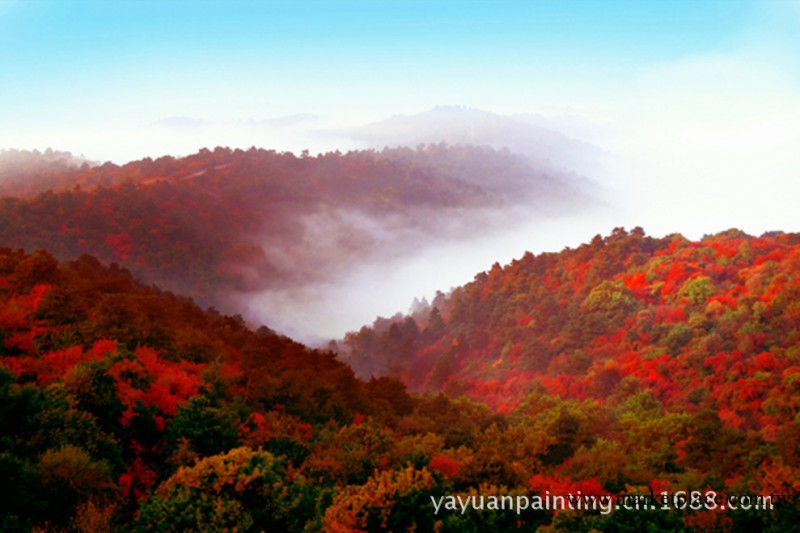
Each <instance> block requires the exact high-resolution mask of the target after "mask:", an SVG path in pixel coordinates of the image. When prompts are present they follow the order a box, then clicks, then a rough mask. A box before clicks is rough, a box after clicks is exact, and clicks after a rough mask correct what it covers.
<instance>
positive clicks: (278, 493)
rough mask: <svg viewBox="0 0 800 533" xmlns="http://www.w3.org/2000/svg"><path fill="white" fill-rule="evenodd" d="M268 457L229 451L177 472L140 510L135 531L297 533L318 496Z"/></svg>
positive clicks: (237, 450)
mask: <svg viewBox="0 0 800 533" xmlns="http://www.w3.org/2000/svg"><path fill="white" fill-rule="evenodd" d="M285 476H286V471H285V465H284V463H283V462H282V461H281V460H280V459H277V458H275V457H274V456H273V455H272V454H270V453H268V452H263V451H258V450H252V449H250V448H234V449H232V450H230V451H228V452H226V453H224V454H221V455H215V456H212V457H208V458H206V459H203V460H202V461H199V462H198V463H197V464H196V465H194V466H193V467H182V468H181V469H179V470H178V472H176V473H175V474H174V475H173V476H172V477H170V478H169V479H167V480H166V481H165V482H164V483H162V484H161V485H160V486H159V487H158V489H157V490H156V492H155V494H154V496H153V497H152V498H150V499H148V500H147V501H146V502H144V503H143V504H142V507H141V510H140V513H139V517H138V519H137V521H136V527H135V530H137V531H185V530H189V531H220V530H225V529H227V530H231V531H234V530H236V531H302V530H303V528H304V527H305V524H306V522H307V521H309V520H310V518H311V517H312V515H313V513H314V509H315V502H316V497H317V494H318V491H317V490H316V489H314V488H313V487H311V486H310V485H308V484H306V483H305V482H304V481H303V479H302V478H300V477H296V478H295V479H294V480H293V481H287V480H285Z"/></svg>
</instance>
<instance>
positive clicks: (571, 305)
mask: <svg viewBox="0 0 800 533" xmlns="http://www.w3.org/2000/svg"><path fill="white" fill-rule="evenodd" d="M799 344H800V235H797V234H781V233H778V234H772V235H765V236H762V237H758V238H756V237H750V236H747V235H745V234H743V233H741V232H739V231H735V230H731V231H728V232H725V233H721V234H718V235H714V236H710V237H706V238H704V239H703V240H701V241H699V242H690V241H688V240H686V239H684V238H683V237H681V236H680V235H672V236H669V237H665V238H662V239H654V238H652V237H648V236H645V235H644V233H643V232H642V231H641V230H640V229H638V228H637V229H634V230H633V231H631V232H626V231H625V230H624V229H621V228H618V229H616V230H614V232H613V233H612V234H611V235H610V236H608V237H605V238H602V237H600V236H597V237H595V238H594V240H592V242H591V243H589V244H585V245H582V246H580V247H578V248H577V249H566V250H564V251H562V252H560V253H544V254H540V255H537V256H534V255H532V254H530V253H529V254H526V255H525V256H524V257H523V258H521V259H519V260H516V261H513V262H512V263H511V264H509V265H507V266H505V267H501V266H500V265H498V264H495V265H494V267H493V268H492V269H491V271H489V272H484V273H481V274H479V275H477V276H476V277H475V280H474V281H473V282H471V283H468V284H467V285H465V286H463V287H459V288H457V289H455V290H454V291H453V292H452V293H451V294H449V295H448V296H444V295H442V294H440V295H439V296H438V297H437V298H436V300H435V301H434V302H433V304H432V307H430V308H428V309H421V310H419V311H418V312H417V313H416V314H415V316H413V317H397V318H395V319H392V320H387V319H382V320H379V321H377V322H376V323H375V325H374V326H373V327H372V328H363V329H362V330H361V331H360V332H354V333H351V334H349V335H348V337H347V338H346V339H345V341H344V343H343V344H342V346H341V352H342V355H341V356H342V358H343V359H344V360H346V361H347V362H348V363H350V364H351V365H352V366H353V368H355V369H356V370H357V371H358V372H360V373H361V374H362V375H372V374H376V375H379V374H390V373H395V374H397V375H400V376H402V377H403V379H404V380H405V381H406V383H407V384H408V385H409V387H410V388H412V389H413V390H428V391H446V392H448V393H449V394H451V395H454V396H455V395H459V394H466V395H468V396H469V397H472V398H474V399H477V400H480V401H485V402H488V403H489V404H491V405H494V406H495V407H497V408H499V409H500V410H504V411H507V410H510V409H512V408H514V407H516V406H518V405H519V404H520V402H522V401H523V400H524V399H525V397H526V396H527V395H528V394H529V393H530V392H531V391H535V390H541V391H543V392H545V393H546V394H548V395H552V396H559V397H562V398H573V399H577V400H585V399H589V398H592V399H596V400H598V401H601V402H606V401H608V402H615V401H619V399H620V398H624V397H626V396H628V395H630V394H631V393H632V392H633V391H637V390H647V391H651V392H653V393H654V394H655V395H656V397H657V398H658V399H659V401H661V402H663V403H664V405H665V406H667V407H668V408H670V409H675V410H686V411H689V412H695V411H698V410H701V409H704V408H711V409H714V410H717V411H718V412H719V415H720V417H721V419H722V420H723V421H724V422H725V423H726V424H728V425H730V426H731V427H736V428H741V429H758V430H762V431H765V432H773V431H775V429H776V428H780V427H783V426H784V425H785V424H787V423H790V422H792V421H793V420H794V418H795V417H796V416H797V409H798V403H797V394H798V389H797V380H798V378H800V351H798V345H799Z"/></svg>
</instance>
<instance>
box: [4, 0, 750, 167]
mask: <svg viewBox="0 0 800 533" xmlns="http://www.w3.org/2000/svg"><path fill="white" fill-rule="evenodd" d="M760 11H764V9H763V6H758V5H757V4H753V3H748V2H737V1H735V0H727V1H723V2H697V1H688V0H687V1H682V2H667V1H654V2H641V1H628V2H591V1H572V2H570V1H529V2H523V1H516V2H502V1H491V2H486V1H472V2H463V1H462V2H452V1H438V2H437V1H425V2H423V1H404V2H397V1H395V2H392V1H360V2H359V1H351V2H336V1H331V2H303V1H295V2H209V1H192V2H183V1H169V0H167V1H150V0H138V1H128V2H124V1H114V2H108V1H90V0H82V1H80V0H77V1H69V0H54V1H50V0H0V50H2V51H0V69H1V70H2V72H3V81H2V84H0V103H1V104H2V106H0V121H2V124H4V125H5V127H10V128H14V129H19V128H20V127H21V129H22V130H25V131H30V133H31V135H29V136H25V137H24V138H23V139H21V141H25V143H24V144H26V145H32V144H36V140H37V137H36V133H37V132H39V131H40V132H41V133H42V141H41V142H47V137H46V135H45V132H46V130H47V129H51V130H52V129H56V130H61V129H64V128H65V127H67V126H68V127H69V128H70V129H73V128H74V131H75V133H76V134H77V135H73V136H72V137H73V138H74V139H79V138H80V137H81V135H80V132H81V131H94V132H98V131H100V130H106V131H107V132H108V131H110V130H115V131H116V130H119V129H120V128H126V127H127V128H137V127H144V126H146V125H147V124H149V123H150V122H153V121H157V120H159V119H162V118H165V117H173V116H187V117H192V118H200V119H212V120H248V119H266V118H270V117H275V116H280V115H282V114H294V113H314V114H318V115H320V116H322V117H325V118H330V119H335V120H340V121H342V120H345V121H350V122H353V123H356V122H357V121H364V120H377V119H380V118H383V117H385V116H388V115H391V114H396V113H413V112H418V111H422V110H424V109H427V108H430V107H433V106H434V105H466V106H471V107H477V108H481V109H487V110H490V111H495V112H500V113H513V112H548V111H552V112H555V111H561V110H564V109H577V110H580V109H581V107H582V105H586V104H588V103H589V102H590V101H592V100H597V99H603V98H610V97H613V95H614V94H615V93H618V92H619V91H621V90H623V89H624V88H625V87H626V86H627V85H628V84H630V83H631V82H632V80H634V79H635V77H636V76H637V75H638V74H639V73H641V72H642V71H643V70H644V69H647V68H648V66H650V65H653V64H658V63H663V62H668V61H672V60H676V59H679V58H682V57H686V56H688V55H691V54H693V53H696V52H697V51H704V52H709V51H725V50H727V49H731V48H733V47H735V46H736V45H737V43H738V42H739V40H740V39H741V38H742V34H743V32H744V31H745V30H746V29H747V27H748V24H749V23H750V22H751V21H752V20H753V19H754V18H755V17H756V16H758V13H759V12H760ZM3 133H5V135H3V137H2V138H1V139H0V141H1V142H2V145H8V144H9V143H10V144H14V142H13V141H14V139H13V137H10V136H9V135H8V132H7V131H4V132H3ZM54 140H57V137H55V136H54ZM64 148H68V147H64ZM86 148H87V149H88V153H87V156H92V155H94V156H95V157H100V158H102V157H104V154H103V153H102V152H103V151H104V149H102V148H100V149H98V150H97V152H98V153H96V154H95V153H93V151H92V150H91V146H87V147H86ZM109 155H110V156H113V157H115V158H116V159H120V158H125V156H126V154H123V153H119V154H116V153H114V154H109ZM130 155H131V156H133V155H135V154H133V153H131V154H130Z"/></svg>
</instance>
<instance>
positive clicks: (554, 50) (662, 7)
mask: <svg viewBox="0 0 800 533" xmlns="http://www.w3.org/2000/svg"><path fill="white" fill-rule="evenodd" d="M438 105H459V106H466V107H470V108H475V109H481V110H485V111H489V112H493V113H497V114H501V115H515V114H535V115H540V116H545V117H549V119H550V124H552V125H553V127H555V128H561V129H562V131H563V132H564V133H566V134H568V135H572V136H574V137H576V138H579V139H581V140H585V141H587V142H590V143H592V144H594V145H596V146H597V147H599V148H600V149H602V150H603V151H605V152H606V153H607V154H608V156H609V157H608V163H607V164H606V165H605V166H604V167H603V168H598V169H597V171H596V172H594V173H590V174H591V175H589V176H588V177H589V178H590V179H593V180H595V181H597V182H598V183H600V184H601V185H602V186H603V187H605V188H606V189H607V190H608V191H609V195H608V197H609V198H611V199H612V200H611V202H612V204H613V208H614V211H613V216H609V217H607V218H603V219H593V218H591V217H582V218H581V219H580V220H577V219H576V220H574V221H558V222H557V225H558V228H559V229H555V228H552V227H551V228H549V229H548V230H547V237H546V238H541V239H539V240H535V241H531V240H530V232H529V231H527V229H528V228H524V227H518V228H513V229H512V230H510V231H509V232H507V233H505V234H503V235H496V236H494V237H493V242H495V243H503V245H504V246H505V247H504V248H503V249H502V252H501V251H500V250H499V249H497V248H496V247H489V248H487V247H486V246H484V247H483V249H484V250H488V251H489V252H491V253H492V254H494V256H495V257H496V258H497V259H498V260H500V261H501V262H502V261H504V260H510V259H511V258H512V257H518V256H519V255H520V254H521V252H522V250H524V249H532V250H533V251H534V252H536V251H542V250H544V249H552V250H555V251H557V250H559V249H561V248H563V247H564V246H567V245H569V246H574V245H577V244H579V243H580V242H585V241H588V240H589V239H591V237H592V236H593V235H594V234H596V233H601V234H608V233H609V232H610V230H611V228H612V227H614V226H627V227H632V226H637V225H638V226H643V227H644V228H645V230H646V231H647V232H648V233H650V234H654V235H666V234H669V233H673V232H681V233H684V234H685V235H686V236H688V237H691V238H699V237H702V235H704V234H711V233H715V232H717V231H722V230H725V229H727V228H730V227H739V228H741V229H744V230H745V231H747V232H749V233H753V234H759V233H761V232H764V231H768V230H776V229H780V230H786V231H800V216H797V206H796V202H797V200H796V199H797V198H800V184H799V183H800V180H798V177H800V146H798V145H800V1H788V0H786V1H779V0H774V1H769V0H766V1H760V2H754V1H743V0H724V1H702V0H691V1H690V0H672V1H666V0H664V1H641V0H637V1H600V0H599V1H588V0H581V1H576V0H530V1H503V0H492V1H482V0H474V1H458V2H456V1H448V0H440V1H431V0H427V1H416V0H410V1H393V0H379V1H365V0H362V1H337V0H333V1H325V2H322V1H317V2H313V1H303V0H296V1H291V2H270V1H264V2H255V1H252V2H243V1H238V2H237V1H225V2H211V1H203V0H193V1H181V0H170V1H154V0H152V1H151V0H137V1H115V2H108V1H95V0H0V148H18V149H40V150H43V149H45V148H47V147H51V148H54V149H58V150H67V151H71V152H72V153H73V154H76V155H83V156H85V157H86V158H88V159H90V160H97V161H104V160H112V161H114V162H117V163H124V162H126V161H129V160H132V159H138V158H141V157H145V156H151V157H157V156H160V155H165V154H171V155H186V154H189V153H193V152H195V151H197V149H199V148H201V147H203V146H209V147H211V146H217V145H222V146H231V147H243V148H247V147H250V146H259V147H265V148H273V149H278V150H292V151H296V152H299V151H300V150H303V149H310V150H311V152H312V153H315V152H323V151H328V150H333V149H349V148H352V147H354V146H356V145H355V144H353V143H352V141H348V140H347V139H344V138H343V137H341V136H338V137H337V136H336V135H332V134H331V132H335V131H338V129H340V128H344V127H351V126H355V125H361V124H366V123H370V122H375V121H380V120H382V119H385V118H387V117H390V116H393V115H398V114H414V113H419V112H422V111H425V110H428V109H431V108H433V107H434V106H438ZM554 224H556V223H554ZM539 233H540V234H542V233H543V232H539ZM515 235H517V236H519V239H527V241H523V240H519V239H518V240H515V239H516V237H514V236H515ZM511 241H513V243H512V242H511ZM460 250H461V249H460ZM462 251H463V250H462ZM459 253H461V252H459ZM429 255H430V254H429ZM445 255H446V254H445ZM463 255H464V256H465V258H466V256H469V257H470V258H473V259H472V260H466V259H465V258H463V259H462V260H460V261H459V265H460V266H461V267H462V268H465V269H473V268H474V269H479V267H480V266H481V265H484V266H483V267H482V268H488V266H489V265H490V264H491V262H489V263H488V264H486V262H487V261H489V258H488V257H483V256H479V255H471V254H470V252H469V251H463ZM416 260H420V258H416ZM446 260H447V259H446V258H440V261H446ZM425 261H430V262H432V263H428V264H434V263H436V261H437V259H435V258H431V257H426V259H425ZM492 262H493V261H492ZM413 264H415V263H414V262H413V261H412V262H409V263H407V264H405V265H403V266H402V268H401V267H399V266H398V269H397V270H396V271H394V275H396V276H400V277H399V278H398V281H397V286H402V287H406V285H404V284H408V285H409V287H410V289H409V290H410V291H411V292H412V293H413V294H415V295H421V294H423V293H429V292H430V287H429V286H425V287H423V286H422V285H420V284H417V285H413V281H409V280H424V279H427V280H429V281H428V285H431V286H432V284H433V283H434V281H433V279H434V278H433V277H432V276H428V277H426V276H424V275H420V274H419V272H417V271H415V270H414V268H417V267H412V266H411V265H413ZM482 268H480V269H482ZM437 271H438V272H442V271H447V268H444V269H437ZM381 272H382V275H388V276H389V277H390V278H391V276H392V275H393V274H392V273H391V272H388V271H387V270H386V269H384V268H382V270H381ZM403 272H406V274H403ZM403 276H405V277H403ZM459 276H461V277H459ZM459 276H452V277H451V278H449V280H450V281H451V282H452V283H451V285H450V286H452V285H456V284H458V283H463V282H464V281H466V280H464V279H463V275H462V274H459ZM401 278H402V279H401ZM359 279H366V277H363V278H359ZM447 281H448V280H447V279H439V277H436V279H435V283H436V284H438V285H437V288H442V289H443V290H446V289H447V288H449V287H442V286H441V285H442V284H444V283H447ZM354 283H356V282H354ZM348 290H349V289H348ZM409 290H403V291H402V292H403V295H406V296H398V298H397V299H391V303H387V305H392V306H395V309H396V308H397V306H398V305H399V302H400V298H401V297H405V298H406V300H408V299H410V297H408V296H407V295H408V294H409ZM414 291H417V292H414ZM353 305H354V306H355V305H357V303H354V304H353ZM405 305H407V304H404V305H403V306H401V307H400V308H399V309H398V310H401V311H402V310H404V309H405ZM320 312H321V313H324V311H320ZM370 312H373V310H372V309H370Z"/></svg>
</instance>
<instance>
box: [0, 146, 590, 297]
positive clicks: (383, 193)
mask: <svg viewBox="0 0 800 533" xmlns="http://www.w3.org/2000/svg"><path fill="white" fill-rule="evenodd" d="M4 156H5V159H4V161H6V163H5V166H3V165H0V193H3V194H5V195H6V197H4V198H2V199H0V243H2V244H3V245H6V246H11V247H20V248H24V249H26V250H28V251H33V250H36V249H39V248H42V249H46V250H49V251H50V252H52V253H53V254H54V255H55V256H56V257H58V258H59V259H62V260H71V259H75V258H76V257H78V256H79V255H81V254H83V253H88V254H91V255H93V256H95V257H97V258H99V259H101V260H103V261H107V262H116V263H118V264H120V265H121V266H124V267H126V268H129V269H130V270H131V271H132V272H133V273H134V274H135V275H136V276H137V278H139V279H142V280H143V281H145V282H148V283H155V284H158V285H159V286H160V287H162V288H165V289H170V290H176V291H179V292H181V293H183V294H186V295H189V296H193V297H195V298H198V299H200V300H202V301H203V302H204V303H206V304H208V303H213V304H215V305H219V304H221V303H222V302H220V298H221V296H222V295H223V294H225V293H227V292H229V291H235V290H240V291H244V290H256V289H263V288H264V287H274V286H279V285H284V286H285V285H293V284H294V285H298V284H303V283H307V282H308V281H309V280H313V281H319V280H320V279H323V280H327V281H330V277H331V276H332V275H333V274H334V273H335V272H338V271H339V270H340V269H341V268H342V265H344V264H352V263H361V262H364V261H367V260H368V259H369V258H370V257H371V256H373V255H376V256H378V257H380V258H382V259H386V258H391V257H395V256H400V255H402V254H403V253H406V252H408V251H409V250H411V249H418V248H419V246H420V243H431V242H434V243H435V242H445V241H447V240H448V239H454V238H465V237H466V236H467V235H469V234H471V233H472V232H474V231H476V230H477V229H476V227H475V226H476V222H475V221H476V220H478V219H480V216H481V215H480V213H481V212H483V213H487V212H489V213H492V212H498V211H504V212H507V211H508V209H509V208H512V207H514V206H518V205H520V204H524V205H526V206H527V207H530V208H532V209H533V210H534V211H536V210H538V211H540V212H542V213H545V212H546V213H554V212H555V213H559V212H565V211H571V210H575V209H580V208H581V207H584V206H585V205H586V202H587V195H586V193H584V192H583V191H580V190H578V188H577V187H576V186H575V185H574V184H573V183H572V182H571V181H570V179H569V178H566V177H564V176H561V175H558V174H554V173H552V172H550V171H546V170H544V169H542V168H535V167H533V166H532V165H531V164H530V163H529V162H528V160H527V159H526V158H525V157H523V156H517V155H514V154H511V153H509V152H508V151H503V150H500V151H497V150H494V149H491V148H486V147H474V146H473V147H467V146H446V145H444V144H438V145H429V146H421V147H419V148H417V149H409V148H397V149H386V150H383V151H359V152H349V153H346V154H341V153H338V152H334V153H327V154H322V155H319V156H317V157H311V156H307V155H303V156H301V157H296V156H295V155H293V154H291V153H277V152H274V151H266V150H257V149H250V150H247V151H242V150H230V149H225V148H217V149H215V150H213V151H210V150H205V149H204V150H201V151H200V152H198V153H196V154H194V155H191V156H188V157H183V158H173V157H162V158H159V159H155V160H152V159H149V158H148V159H143V160H140V161H134V162H131V163H128V164H126V165H122V166H118V165H114V164H111V163H106V164H103V165H95V166H90V165H88V164H83V165H81V166H76V165H74V164H72V159H70V157H69V154H61V153H58V152H49V153H47V154H36V153H26V152H8V153H5V154H4ZM487 220H489V219H488V218H487ZM477 225H478V227H480V225H481V223H478V224H477ZM415 247H416V248H415Z"/></svg>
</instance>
